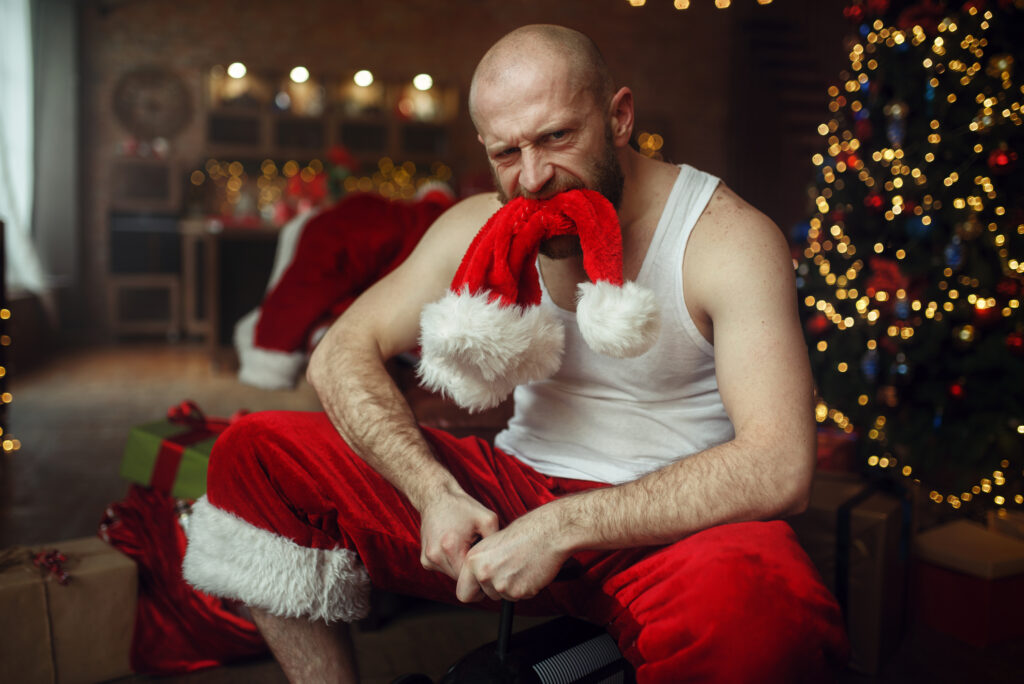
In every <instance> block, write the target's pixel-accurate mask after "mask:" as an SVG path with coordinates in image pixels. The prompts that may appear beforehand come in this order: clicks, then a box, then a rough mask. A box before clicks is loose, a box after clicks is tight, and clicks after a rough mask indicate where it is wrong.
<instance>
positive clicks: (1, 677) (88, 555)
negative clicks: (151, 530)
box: [0, 537, 138, 684]
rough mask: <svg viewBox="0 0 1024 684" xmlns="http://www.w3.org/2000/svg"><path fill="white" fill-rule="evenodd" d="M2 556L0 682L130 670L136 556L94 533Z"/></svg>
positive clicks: (74, 683)
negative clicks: (126, 553)
mask: <svg viewBox="0 0 1024 684" xmlns="http://www.w3.org/2000/svg"><path fill="white" fill-rule="evenodd" d="M53 551H56V553H55V554H54V553H52V552H53ZM47 555H49V556H50V558H49V559H47ZM0 557H2V558H3V561H2V565H0V635H2V638H0V682H18V683H19V684H35V683H36V682H39V683H40V684H44V683H45V684H54V683H56V684H88V683H91V682H100V681H105V680H107V679H113V678H116V677H123V676H125V675H128V674H131V668H130V667H129V665H128V655H129V651H130V648H131V640H132V627H133V625H134V622H135V601H136V595H137V591H138V573H137V571H136V568H135V563H134V562H133V561H132V560H131V559H129V558H128V557H127V556H125V555H124V554H122V553H121V552H120V551H118V550H116V549H114V548H113V547H111V546H110V545H108V544H107V543H106V542H104V541H103V540H101V539H98V538H95V537H89V538H84V539H74V540H69V541H63V542H57V543H56V544H51V545H47V546H45V547H42V548H33V549H25V548H19V549H7V550H6V551H3V552H0ZM61 559H63V560H61ZM47 560H50V561H53V563H52V564H51V567H45V566H46V565H47V563H46V561H47ZM33 561H35V562H33ZM40 565H42V566H44V567H39V566H40ZM62 579H64V580H66V583H62Z"/></svg>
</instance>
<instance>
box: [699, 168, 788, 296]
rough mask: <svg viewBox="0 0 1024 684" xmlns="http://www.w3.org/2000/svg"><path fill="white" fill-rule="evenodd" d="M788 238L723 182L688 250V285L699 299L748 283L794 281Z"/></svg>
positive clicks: (704, 213) (716, 191)
mask: <svg viewBox="0 0 1024 684" xmlns="http://www.w3.org/2000/svg"><path fill="white" fill-rule="evenodd" d="M792 270H793V262H792V257H791V256H790V252H789V245H788V244H787V242H786V238H785V235H783V233H782V231H781V230H780V229H779V227H778V226H777V225H775V222H773V221H772V220H771V219H770V218H768V217H767V216H765V215H764V214H763V213H761V212H760V211H758V210H757V209H756V208H754V207H753V206H751V205H750V203H748V202H747V201H746V200H744V199H743V198H742V197H740V196H739V195H737V194H736V193H735V192H734V191H733V190H732V189H730V188H729V187H728V186H726V185H725V184H724V183H721V184H719V186H718V188H717V189H716V190H715V193H714V194H713V195H712V197H711V200H710V201H709V202H708V205H707V207H706V208H705V209H704V212H703V213H702V214H701V217H700V219H699V220H698V221H697V225H696V226H695V227H694V230H693V234H692V235H691V237H690V241H689V243H688V245H687V248H686V258H685V260H684V265H683V277H684V286H685V287H687V288H692V290H693V291H694V294H697V293H699V294H700V295H701V296H700V300H701V301H704V300H705V298H706V297H715V296H716V295H717V294H719V293H721V292H723V291H726V290H728V291H735V290H736V288H737V287H738V286H741V285H743V284H748V285H754V284H755V283H762V284H763V283H765V282H767V281H782V280H787V279H789V278H792Z"/></svg>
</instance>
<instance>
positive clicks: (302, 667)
mask: <svg viewBox="0 0 1024 684" xmlns="http://www.w3.org/2000/svg"><path fill="white" fill-rule="evenodd" d="M249 610H250V612H251V613H252V619H253V622H255V623H256V626H257V627H259V630H260V634H262V635H263V639H264V640H265V641H266V642H267V645H268V646H270V650H271V651H272V652H273V654H274V657H275V658H276V659H277V662H278V664H280V665H281V669H282V670H284V673H285V676H287V677H288V681H290V682H293V683H294V684H357V682H358V681H359V673H358V669H357V667H356V657H355V648H354V647H353V645H352V635H351V633H350V632H349V628H348V625H347V624H346V623H344V622H335V623H331V624H327V623H326V622H324V621H323V620H316V621H313V620H309V619H308V618H303V617H299V618H284V617H278V616H276V615H271V614H270V613H268V612H266V611H264V610H260V609H258V608H252V607H250V608H249Z"/></svg>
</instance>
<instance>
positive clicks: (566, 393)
mask: <svg viewBox="0 0 1024 684" xmlns="http://www.w3.org/2000/svg"><path fill="white" fill-rule="evenodd" d="M717 186H718V179H717V178H715V177H714V176H711V175H709V174H707V173H704V172H702V171H698V170H697V169H695V168H693V167H691V166H687V165H683V166H681V167H680V172H679V176H678V178H677V179H676V182H675V185H674V186H673V188H672V192H671V194H670V195H669V198H668V201H667V203H666V205H665V210H664V212H663V213H662V215H661V219H660V220H659V222H658V226H657V228H656V229H655V232H654V237H653V239H652V240H651V245H650V247H649V248H648V250H647V254H646V256H645V257H644V262H643V265H642V266H641V268H640V273H639V275H638V276H637V283H638V284H640V285H643V286H644V287H647V288H649V289H651V290H652V291H653V292H654V294H655V296H656V297H657V299H658V302H659V305H660V307H661V319H662V320H661V332H660V334H659V336H658V340H657V342H656V343H655V345H654V346H653V347H652V348H651V349H650V350H648V351H647V353H645V354H643V355H642V356H639V357H636V358H632V359H614V358H611V357H608V356H603V355H601V354H597V353H595V352H593V351H591V350H590V348H589V347H588V346H587V345H586V343H585V342H584V341H583V338H582V337H581V336H580V331H579V327H578V326H577V325H576V315H575V313H574V312H571V311H566V310H564V309H561V308H559V307H558V306H556V305H555V303H554V302H552V300H551V297H550V296H549V295H548V292H547V289H544V292H543V297H542V302H541V306H545V307H548V308H550V309H552V310H554V311H555V314H556V315H557V316H558V317H559V319H560V320H561V321H562V323H563V325H564V326H565V354H564V356H563V358H562V367H561V368H560V369H559V370H558V372H557V373H555V374H554V375H553V376H552V377H550V378H548V379H547V380H542V381H539V382H533V383H530V384H528V385H521V386H519V387H517V388H516V390H515V393H514V394H513V397H514V400H515V415H514V416H513V417H512V420H511V421H510V422H509V424H508V427H507V428H506V429H505V430H503V431H502V432H500V433H499V434H498V436H497V438H496V439H495V445H496V446H497V447H499V448H500V449H502V450H503V451H505V452H507V453H510V454H512V455H514V456H516V457H517V458H519V459H520V460H521V461H523V462H524V463H526V464H528V465H530V466H532V467H533V468H535V469H537V470H538V471H540V472H541V473H544V474H546V475H552V476H556V477H567V478H574V479H581V480H591V481H595V482H608V483H611V484H621V483H623V482H629V481H631V480H635V479H636V478H638V477H640V476H641V475H645V474H647V473H649V472H652V471H654V470H657V469H659V468H661V467H663V466H665V465H668V464H669V463H672V462H674V461H678V460H679V459H682V458H686V457H687V456H690V455H692V454H695V453H697V452H699V451H703V450H704V449H707V448H709V447H711V446H714V445H716V444H721V443H722V442H726V441H728V440H730V439H732V438H733V436H734V434H735V433H734V432H733V427H732V423H731V422H730V420H729V417H728V415H726V412H725V407H724V406H723V405H722V397H721V396H720V395H719V393H718V381H717V380H716V378H715V356H714V347H713V346H712V345H711V344H710V343H709V342H708V341H707V340H706V339H704V337H703V336H702V335H701V334H700V332H699V331H698V330H697V326H696V325H695V324H694V322H693V319H691V318H690V314H689V312H688V311H687V310H686V304H685V303H684V301H683V267H682V264H683V252H684V251H685V249H686V243H687V240H688V239H689V237H690V233H691V232H692V230H693V226H694V224H696V223H697V219H698V218H699V217H700V215H701V213H702V212H703V211H704V207H705V206H707V203H708V202H709V201H710V199H711V195H712V193H714V191H715V188H716V187H717ZM542 285H543V283H542Z"/></svg>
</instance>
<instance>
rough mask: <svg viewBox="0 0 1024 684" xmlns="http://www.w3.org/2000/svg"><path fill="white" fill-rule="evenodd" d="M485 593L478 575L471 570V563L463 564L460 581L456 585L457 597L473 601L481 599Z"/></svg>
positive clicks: (465, 600)
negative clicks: (478, 580) (475, 575)
mask: <svg viewBox="0 0 1024 684" xmlns="http://www.w3.org/2000/svg"><path fill="white" fill-rule="evenodd" d="M484 595H485V594H484V589H483V587H481V586H480V583H479V582H477V581H476V577H474V576H473V573H472V572H471V571H470V569H469V565H468V564H466V565H463V566H462V572H460V573H459V581H458V582H457V583H456V585H455V596H456V598H458V599H459V600H460V601H462V602H463V603H471V602H473V601H479V600H480V599H482V598H483V597H484Z"/></svg>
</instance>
